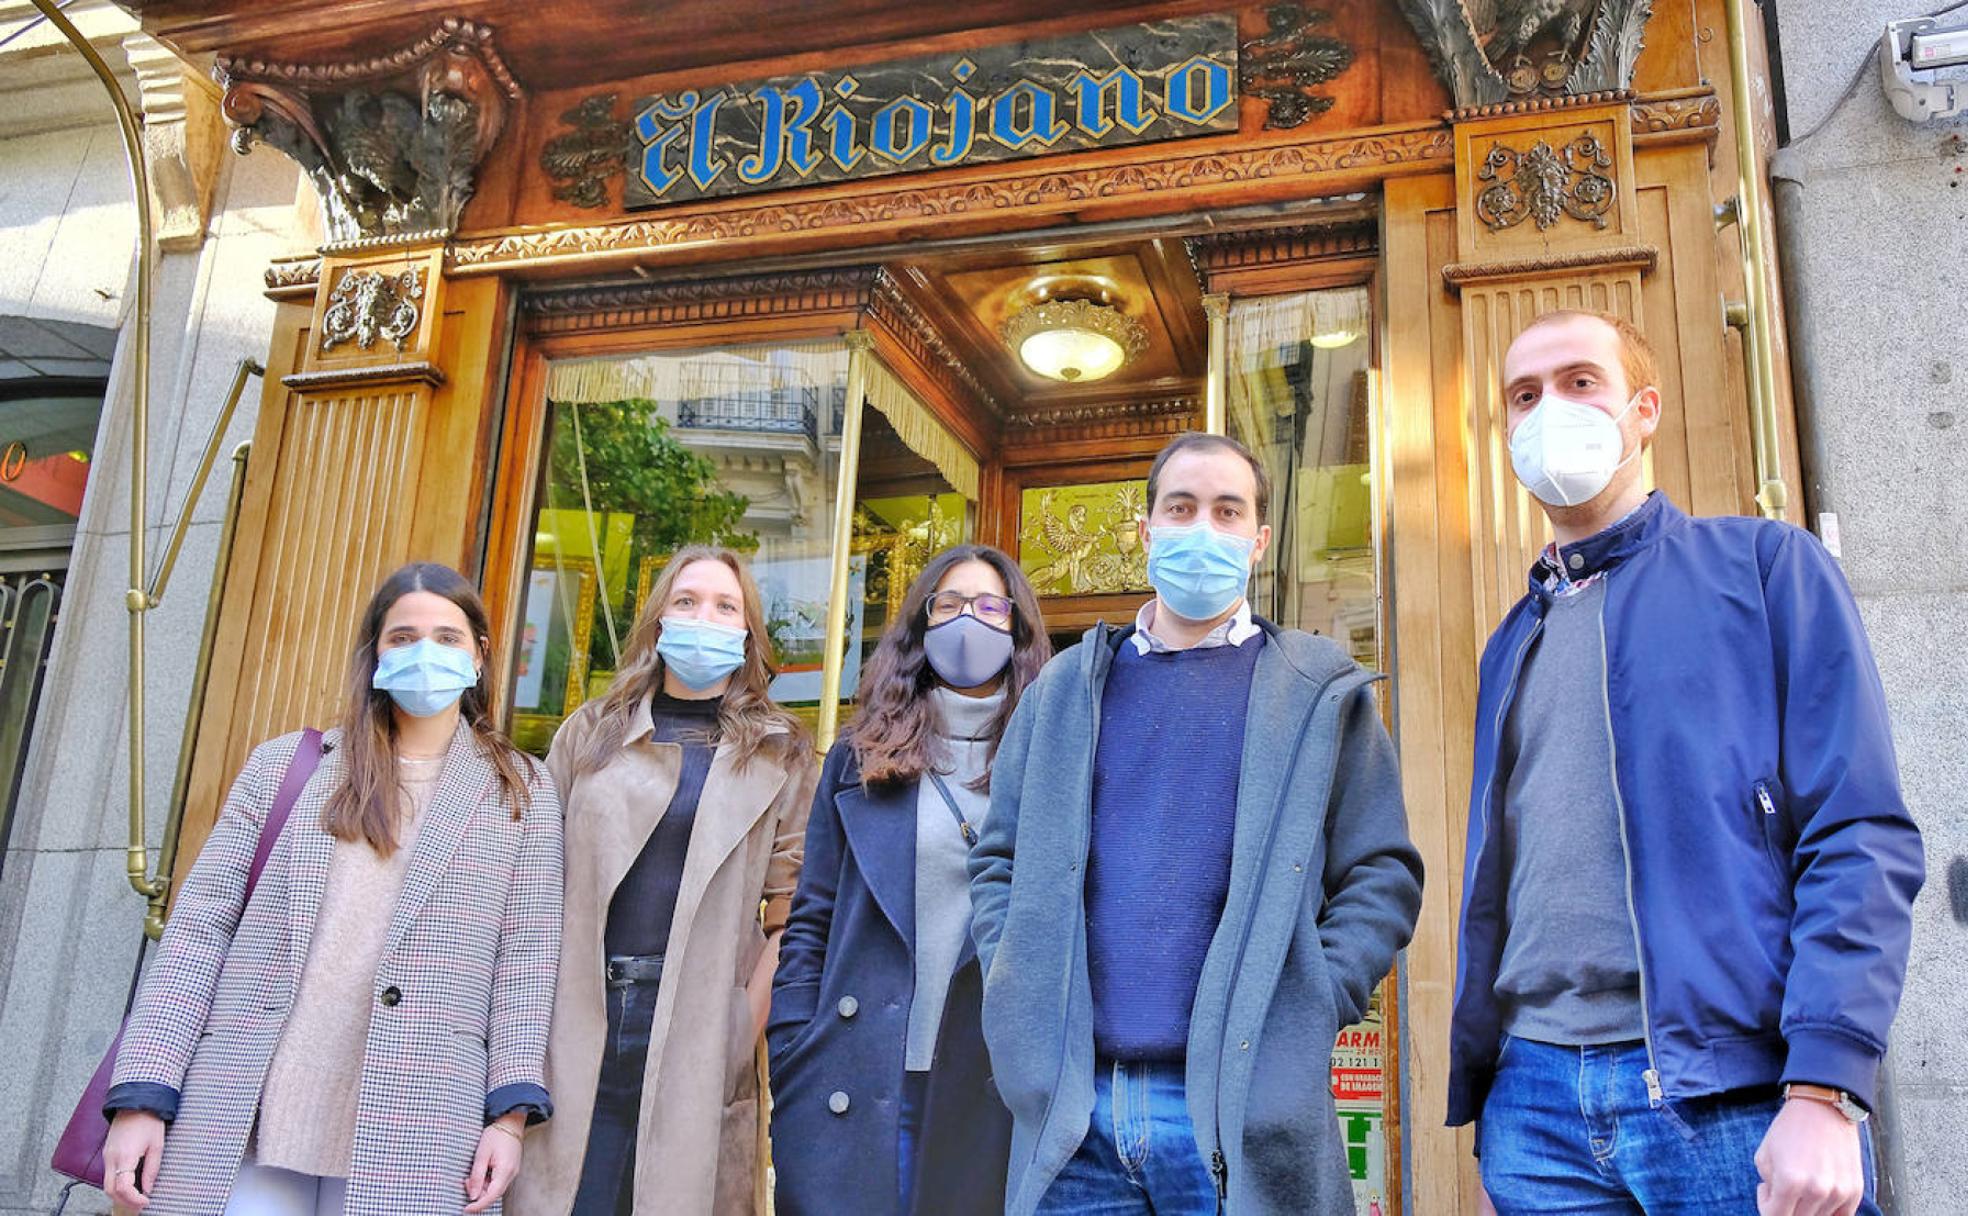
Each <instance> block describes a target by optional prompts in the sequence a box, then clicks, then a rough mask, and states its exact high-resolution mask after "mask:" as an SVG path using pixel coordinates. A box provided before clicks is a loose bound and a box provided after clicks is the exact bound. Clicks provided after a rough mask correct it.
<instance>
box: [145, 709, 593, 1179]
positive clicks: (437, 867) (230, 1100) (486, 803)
mask: <svg viewBox="0 0 1968 1216" xmlns="http://www.w3.org/2000/svg"><path fill="white" fill-rule="evenodd" d="M299 739H300V735H299V734H298V733H295V734H291V735H285V736H282V737H281V738H278V739H275V740H272V741H270V742H268V743H263V744H261V745H260V746H259V747H257V748H255V749H254V751H253V753H252V756H251V757H250V758H249V759H248V760H247V762H246V767H245V769H244V771H243V772H241V773H240V775H239V779H238V780H237V781H236V782H235V783H234V785H233V788H232V793H231V795H230V797H228V798H227V800H226V804H225V808H224V810H223V811H222V812H221V813H220V815H219V819H218V822H217V824H216V825H215V826H214V828H213V830H212V835H211V837H210V839H208V840H207V841H206V843H205V847H204V849H203V851H202V852H200V853H199V855H198V862H197V864H196V865H194V866H193V867H192V870H191V874H190V876H189V877H188V878H187V879H186V881H185V884H184V887H183V889H182V890H181V891H179V893H178V896H177V900H176V902H175V904H174V906H173V908H172V912H171V919H170V922H169V924H168V926H167V927H166V929H165V931H164V938H163V941H162V943H161V945H160V947H159V950H158V953H157V957H156V959H155V961H154V962H152V963H151V965H150V968H149V971H148V974H147V975H146V976H145V980H144V985H143V990H142V992H141V994H140V995H139V996H138V999H137V1004H136V1008H135V1010H134V1011H133V1012H132V1013H131V1016H130V1022H129V1027H128V1029H127V1031H126V1033H125V1035H124V1039H123V1049H122V1051H121V1052H120V1053H119V1054H118V1057H117V1061H116V1073H115V1083H116V1084H118V1085H121V1084H124V1083H126V1082H149V1083H151V1084H156V1085H163V1086H168V1087H170V1088H172V1089H174V1090H177V1091H178V1094H179V1103H178V1112H177V1118H176V1120H175V1121H174V1122H173V1123H172V1124H171V1126H170V1130H169V1131H168V1133H167V1134H166V1136H165V1140H164V1153H163V1161H162V1169H161V1172H160V1173H159V1175H158V1179H157V1184H156V1186H155V1188H154V1189H153V1191H152V1194H151V1203H150V1205H149V1206H148V1207H147V1208H145V1213H146V1216H216V1214H217V1213H219V1212H221V1211H222V1210H223V1209H224V1207H225V1203H226V1196H227V1193H228V1192H229V1191H230V1190H231V1188H232V1184H233V1179H234V1177H235V1176H236V1175H237V1173H238V1170H239V1165H240V1160H241V1158H242V1157H243V1156H244V1154H245V1152H246V1147H247V1143H248V1138H249V1136H250V1134H251V1132H252V1129H253V1123H254V1119H255V1117H256V1114H257V1112H258V1109H259V1100H260V1089H261V1085H262V1084H263V1082H264V1080H265V1077H266V1070H267V1065H268V1062H269V1061H270V1060H271V1059H272V1056H273V1051H274V1048H275V1046H276V1045H277V1044H278V1042H279V1039H280V1033H281V1027H282V1025H283V1024H284V1022H285V1020H286V1015H287V1011H288V1009H289V1008H290V1007H291V1006H292V1003H293V1000H294V994H295V990H296V988H297V986H298V984H299V981H300V976H301V969H302V966H303V964H304V963H305V962H306V961H307V954H308V942H309V938H310V935H311V933H312V931H313V927H314V919H315V914H316V912H317V910H318V909H319V907H320V903H321V894H322V889H323V886H324V884H325V882H326V880H327V876H328V863H329V860H330V859H331V857H332V856H333V854H334V845H335V841H334V838H333V837H331V836H329V835H328V834H327V833H326V832H325V831H323V830H322V827H321V814H322V810H323V808H324V807H325V805H326V803H327V800H328V796H329V794H330V793H331V792H332V791H333V790H334V789H335V787H336V785H337V783H338V782H339V781H340V780H341V773H342V768H341V764H340V763H339V759H340V758H339V756H338V754H337V752H336V750H335V744H336V743H337V742H338V741H339V739H340V732H339V731H330V732H329V733H328V734H327V736H326V738H325V739H324V741H323V748H324V752H325V754H324V755H323V756H322V760H321V766H320V768H319V769H317V770H316V771H315V774H314V776H313V777H312V778H311V779H310V780H309V781H308V784H307V787H306V789H305V791H304V792H303V793H302V794H301V797H300V800H299V801H298V802H297V803H296V804H295V806H294V810H293V814H292V816H291V817H290V818H289V820H288V822H287V828H286V831H284V832H283V833H282V834H281V838H280V840H279V842H278V843H276V844H275V846H274V849H273V852H272V854H271V855H270V856H269V857H268V859H267V865H266V870H265V872H264V873H263V874H262V875H261V876H260V883H259V886H258V887H257V888H256V889H255V891H254V893H253V902H252V904H251V905H250V906H248V907H247V908H245V909H244V915H243V916H242V915H241V908H240V897H241V895H242V893H243V892H244V890H245V886H246V874H247V871H248V869H249V868H250V866H251V864H252V859H253V850H254V847H255V845H256V844H257V842H258V839H259V830H260V824H261V823H262V822H263V821H264V820H265V818H266V815H267V813H268V812H269V811H270V810H271V809H272V805H273V798H274V792H275V791H276V790H277V789H278V788H279V785H280V780H281V777H282V775H283V774H284V773H285V772H286V770H287V764H288V762H289V760H290V759H291V758H292V757H293V755H294V751H295V748H296V747H297V745H298V743H299ZM522 771H526V770H525V761H524V760H522ZM531 771H532V773H533V778H532V790H531V794H532V799H531V805H530V807H529V808H528V809H527V810H526V812H525V814H524V817H523V818H522V819H521V820H519V821H517V822H516V821H514V820H513V818H512V814H511V811H510V810H509V809H508V807H507V806H506V804H505V801H504V799H503V798H502V796H501V794H500V791H499V787H498V783H497V779H496V776H495V774H494V771H493V768H492V766H491V764H490V762H489V761H488V760H487V759H486V758H485V756H483V755H482V754H481V753H480V751H479V746H478V743H477V741H476V740H475V739H474V737H473V735H472V733H471V731H470V729H469V728H467V727H465V726H463V725H462V724H461V725H460V727H459V730H458V733H457V734H456V735H455V736H453V738H452V740H451V749H450V753H449V755H448V756H447V758H446V760H445V764H444V771H443V776H442V777H441V778H440V780H439V783H438V788H437V790H436V792H435V793H434V794H433V796H432V798H431V803H430V806H429V808H428V809H427V810H426V811H425V812H424V818H423V821H422V825H421V827H420V829H419V835H418V838H417V841H416V843H415V845H414V847H413V849H412V851H411V855H410V861H409V864H408V866H407V868H406V870H405V873H404V879H403V889H402V892H401V894H399V895H398V897H397V903H396V908H395V911H394V913H393V915H392V919H391V923H390V929H389V935H388V938H387V941H386V944H385V946H384V949H383V954H382V958H381V960H380V961H379V963H378V965H377V968H376V977H375V980H374V982H373V992H372V997H373V999H374V1000H375V1002H376V1004H375V1006H374V1010H373V1016H372V1019H371V1022H370V1027H369V1042H368V1049H367V1053H366V1054H365V1055H364V1057H363V1063H362V1081H361V1097H360V1105H359V1107H358V1113H357V1116H356V1134H355V1155H354V1162H353V1169H352V1170H351V1172H350V1176H349V1187H348V1207H347V1213H348V1216H402V1214H404V1213H417V1214H418V1216H437V1214H440V1213H446V1212H457V1211H459V1210H460V1209H461V1208H462V1207H463V1206H464V1203H465V1191H464V1179H465V1175H466V1173H468V1172H469V1170H470V1168H471V1161H472V1155H473V1153H474V1152H475V1151H476V1150H477V1147H478V1140H479V1136H480V1134H481V1133H482V1131H483V1129H484V1127H485V1112H486V1102H487V1097H488V1095H490V1094H493V1093H495V1092H497V1091H499V1090H500V1089H501V1087H503V1086H528V1087H530V1086H540V1087H541V1089H540V1091H539V1092H540V1093H541V1095H544V1093H545V1089H544V1086H545V1075H544V1062H545V1058H546V1049H547V1031H548V1027H549V1026H550V1024H551V1022H552V1018H553V1001H554V982H555V973H556V971H557V970H558V967H559V960H560V931H561V864H562V859H561V811H560V801H559V798H558V797H557V796H556V794H555V790H554V786H553V782H552V779H551V778H550V777H548V776H547V774H546V771H545V770H544V768H542V767H540V766H538V765H534V766H533V767H532V770H531ZM509 1092H510V1091H509ZM523 1168H524V1164H523V1163H522V1169H523ZM493 1210H494V1211H497V1210H498V1209H497V1208H494V1209H493Z"/></svg>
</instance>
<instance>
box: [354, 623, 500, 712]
mask: <svg viewBox="0 0 1968 1216" xmlns="http://www.w3.org/2000/svg"><path fill="white" fill-rule="evenodd" d="M477 683H478V666H477V664H475V663H473V662H472V657H471V655H470V654H469V653H467V652H465V651H463V650H460V649H458V648H457V647H456V646H445V645H442V644H440V643H437V642H433V641H431V640H430V639H429V638H422V639H420V640H418V641H416V642H412V643H411V644H410V645H408V646H398V647H396V648H395V649H393V650H385V651H383V652H382V653H381V654H379V655H377V656H376V674H375V675H374V676H372V677H370V680H369V686H370V687H371V688H376V689H380V690H382V691H383V692H386V693H388V694H389V695H390V699H391V700H392V701H395V702H396V704H397V707H398V708H399V709H401V710H402V711H403V712H404V713H406V714H410V715H412V716H413V717H418V718H429V717H433V716H435V715H437V714H441V713H443V712H444V711H445V710H447V709H450V708H451V707H452V706H453V705H456V704H457V703H458V698H459V697H462V696H464V695H465V690H466V689H467V688H471V687H472V686H474V685H476V684H477Z"/></svg>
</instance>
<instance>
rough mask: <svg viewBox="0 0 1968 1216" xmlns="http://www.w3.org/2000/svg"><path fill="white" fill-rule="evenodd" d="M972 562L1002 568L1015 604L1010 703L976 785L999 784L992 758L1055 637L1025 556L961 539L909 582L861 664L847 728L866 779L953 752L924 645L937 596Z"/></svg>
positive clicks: (934, 763)
mask: <svg viewBox="0 0 1968 1216" xmlns="http://www.w3.org/2000/svg"><path fill="white" fill-rule="evenodd" d="M965 562H983V563H984V564H985V565H987V566H989V567H991V569H993V570H996V571H997V572H998V577H999V578H1001V579H1003V580H1004V585H1005V592H1006V595H1007V598H1009V599H1010V600H1011V602H1012V606H1013V607H1012V618H1011V640H1012V647H1011V664H1010V666H1009V668H1008V669H1007V670H1006V673H1005V675H1006V678H1005V683H1004V690H1005V698H1004V705H1003V706H1002V707H1000V708H999V710H998V713H997V716H996V717H994V718H993V719H992V720H991V727H990V731H991V748H990V751H989V753H988V754H987V755H986V758H985V763H984V772H983V773H982V774H981V775H980V776H978V778H977V779H976V780H975V781H972V782H971V783H970V788H972V789H975V790H977V791H979V792H980V793H981V792H983V791H985V790H988V789H990V788H991V761H992V760H995V759H996V758H997V754H998V741H999V740H1000V739H1002V738H1003V737H1004V728H1005V723H1007V722H1009V721H1011V711H1012V710H1014V709H1016V708H1018V698H1019V696H1020V695H1021V694H1023V693H1024V691H1025V689H1026V686H1027V685H1029V684H1031V682H1032V681H1033V680H1034V679H1036V678H1038V674H1039V669H1040V668H1041V667H1044V666H1045V665H1046V660H1047V659H1050V658H1051V657H1052V640H1051V639H1050V638H1048V637H1047V636H1046V631H1045V621H1044V619H1043V618H1042V617H1041V616H1040V614H1039V597H1038V596H1037V595H1035V594H1033V591H1032V584H1031V582H1030V581H1029V580H1027V579H1026V577H1025V572H1024V571H1023V570H1020V569H1019V568H1018V563H1017V562H1014V561H1012V560H1011V559H1010V558H1009V557H1006V556H1005V555H1004V554H1002V553H1000V552H998V551H997V550H996V549H993V548H991V547H990V546H989V545H957V546H955V547H954V548H950V549H945V550H944V551H943V552H941V553H939V554H937V555H936V556H935V557H933V558H931V559H929V564H928V565H927V566H924V567H923V572H922V573H921V574H919V575H917V576H916V581H915V582H913V583H911V584H909V593H908V594H907V595H905V596H903V597H902V608H901V610H900V611H899V612H897V613H896V614H895V619H894V620H893V621H892V622H890V624H889V626H888V630H887V632H885V633H883V634H882V639H881V643H880V644H879V645H877V646H876V647H875V653H874V655H873V656H872V657H871V658H869V660H868V666H867V667H866V668H865V669H864V670H863V671H862V672H861V693H860V696H859V698H858V699H857V700H858V704H859V706H860V711H859V712H858V713H856V714H855V716H854V721H852V722H850V723H849V724H848V726H847V729H846V731H845V732H843V733H844V735H845V737H846V739H847V741H848V744H849V745H850V746H852V747H853V748H854V758H855V761H856V762H857V763H858V764H859V765H860V767H861V780H862V781H864V782H867V783H868V784H871V785H886V784H896V783H901V782H908V781H916V780H919V779H921V777H922V775H923V774H924V773H925V772H927V771H929V770H930V769H932V768H936V767H940V766H941V765H943V764H945V763H947V762H948V760H949V756H948V754H947V752H948V749H947V748H946V747H945V746H944V743H943V732H942V726H943V723H942V721H941V719H940V716H939V715H938V714H937V712H936V703H935V702H934V701H932V700H931V699H930V696H929V692H930V690H931V689H933V688H935V687H936V684H937V679H936V672H935V671H934V670H933V669H932V668H931V667H930V665H929V660H928V658H927V657H926V656H925V655H924V653H923V634H925V633H927V632H928V631H929V614H928V610H927V606H928V604H929V597H930V596H932V595H934V594H935V593H936V588H937V587H938V586H939V585H940V584H941V583H942V582H943V579H944V577H945V576H946V575H948V574H949V573H950V571H952V570H954V569H955V568H957V567H958V566H961V565H963V564H964V563H965Z"/></svg>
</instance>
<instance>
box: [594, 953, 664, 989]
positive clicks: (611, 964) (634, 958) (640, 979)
mask: <svg viewBox="0 0 1968 1216" xmlns="http://www.w3.org/2000/svg"><path fill="white" fill-rule="evenodd" d="M602 974H603V975H604V976H605V977H606V978H607V980H608V986H609V987H610V988H627V987H629V986H630V985H631V984H654V983H656V982H657V981H658V980H661V979H662V978H663V956H662V955H660V954H614V955H610V956H609V958H608V965H607V967H605V968H604V969H603V970H602Z"/></svg>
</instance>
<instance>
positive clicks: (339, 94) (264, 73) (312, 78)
mask: <svg viewBox="0 0 1968 1216" xmlns="http://www.w3.org/2000/svg"><path fill="white" fill-rule="evenodd" d="M215 74H216V75H217V77H218V80H219V83H220V84H222V85H224V86H225V90H226V93H225V103H224V108H225V115H226V117H227V118H228V119H230V120H231V121H232V122H233V123H234V124H235V126H236V129H235V130H234V132H233V144H234V146H235V147H236V148H238V149H239V150H240V151H242V152H243V151H245V150H246V149H247V148H249V147H251V146H252V144H253V143H254V142H255V141H259V142H262V143H265V144H267V145H269V146H271V147H274V148H277V149H279V150H280V151H282V152H284V153H286V154H287V155H288V156H289V157H291V158H293V160H294V161H295V162H296V163H297V164H299V165H300V166H301V169H302V171H303V172H305V173H306V174H307V175H308V177H309V179H310V180H312V181H313V183H314V186H315V189H316V191H317V192H318V193H319V195H320V197H321V207H322V214H323V216H324V219H325V220H326V228H327V235H328V238H329V240H330V241H331V242H346V241H354V240H362V239H373V238H376V237H387V236H396V235H401V234H405V233H411V232H429V231H436V232H440V233H448V232H451V231H454V230H455V229H456V228H457V224H458V217H459V215H460V214H461V213H462V212H463V210H464V207H465V203H466V202H467V201H468V200H469V199H470V198H471V195H472V187H473V181H472V174H473V171H474V170H475V169H476V168H477V166H478V163H479V162H480V161H481V160H482V159H483V158H484V156H485V154H486V152H487V151H488V150H490V148H491V147H492V145H493V144H494V143H495V142H497V140H498V138H499V133H500V131H501V130H502V129H503V128H504V126H505V120H506V106H507V103H508V102H510V101H512V100H513V99H516V98H517V97H518V96H519V85H518V84H517V83H516V82H515V81H514V80H513V78H512V74H511V73H510V72H508V71H507V70H506V66H505V64H504V62H503V61H502V60H500V58H499V55H498V52H497V50H496V49H495V48H494V47H493V45H492V31H491V30H490V29H488V28H486V27H484V26H481V25H476V24H474V23H472V22H469V21H462V20H459V19H457V18H446V19H445V20H444V21H443V22H442V23H441V24H440V25H439V26H438V27H437V28H436V29H435V30H434V31H432V32H431V34H429V35H428V36H426V37H425V38H423V39H421V40H419V41H418V42H416V43H414V44H412V45H411V46H409V47H406V48H404V49H403V50H400V51H396V52H393V53H391V54H389V55H383V56H378V57H376V58H373V59H367V60H362V61H359V62H352V63H337V64H278V63H267V62H265V61H262V60H257V59H254V60H246V59H240V58H231V57H221V58H220V59H219V61H218V66H217V68H216V69H215Z"/></svg>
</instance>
